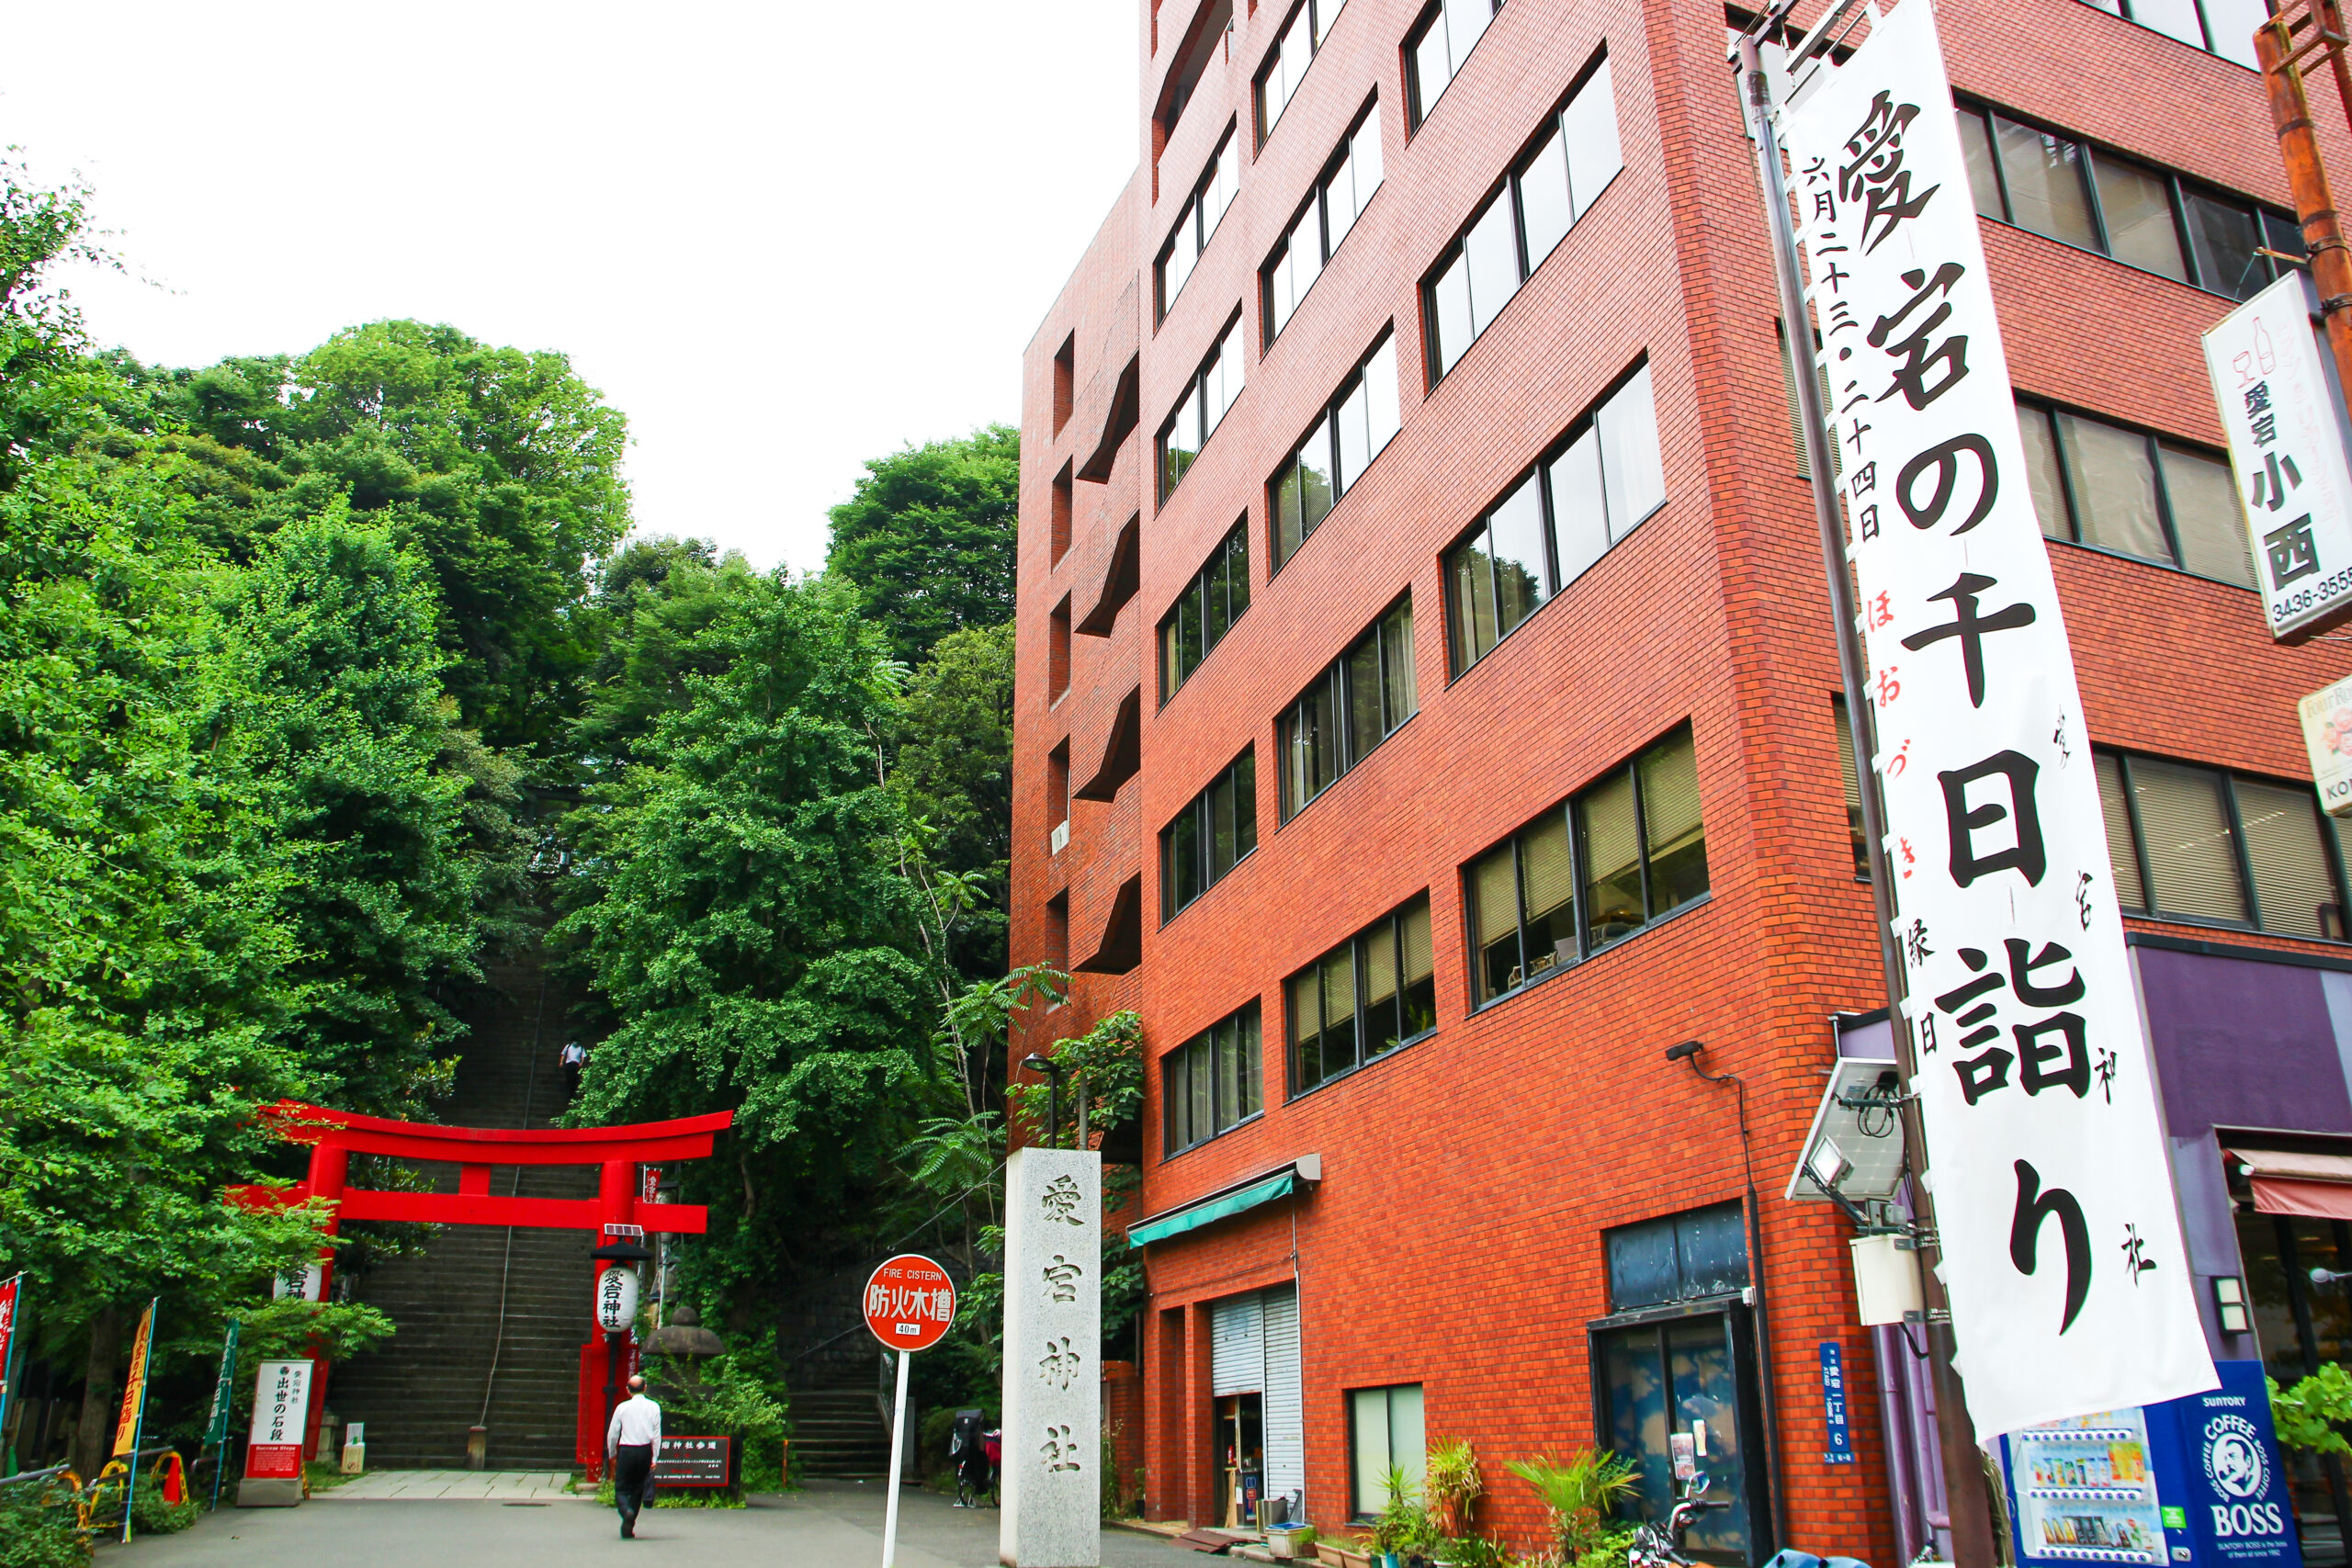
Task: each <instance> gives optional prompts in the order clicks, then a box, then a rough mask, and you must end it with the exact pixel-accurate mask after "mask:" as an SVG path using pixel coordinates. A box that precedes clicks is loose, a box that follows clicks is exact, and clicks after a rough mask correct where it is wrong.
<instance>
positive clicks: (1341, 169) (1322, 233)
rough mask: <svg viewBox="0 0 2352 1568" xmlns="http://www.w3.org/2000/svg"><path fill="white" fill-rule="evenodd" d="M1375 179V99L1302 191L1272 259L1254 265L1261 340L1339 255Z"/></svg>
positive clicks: (1278, 327)
mask: <svg viewBox="0 0 2352 1568" xmlns="http://www.w3.org/2000/svg"><path fill="white" fill-rule="evenodd" d="M1380 181H1381V164H1380V106H1379V104H1378V103H1377V102H1376V101H1375V102H1374V103H1371V104H1367V105H1365V106H1364V110H1363V113H1362V114H1360V115H1358V116H1357V117H1356V122H1355V124H1354V125H1353V126H1351V127H1350V128H1349V130H1348V134H1347V135H1346V136H1345V137H1343V138H1341V140H1340V147H1339V151H1338V152H1335V153H1334V154H1333V155H1332V159H1331V162H1330V163H1329V164H1328V165H1327V166H1326V167H1325V168H1324V170H1323V177H1322V178H1320V179H1318V180H1317V181H1316V182H1315V188H1314V189H1313V190H1312V191H1310V192H1308V193H1307V197H1306V207H1305V208H1304V209H1301V211H1300V212H1299V215H1298V216H1297V217H1296V218H1295V219H1293V220H1291V226H1290V228H1289V230H1288V231H1285V232H1284V233H1283V238H1282V243H1280V244H1278V245H1276V246H1275V247H1274V254H1273V258H1272V260H1271V261H1269V262H1267V263H1266V265H1265V266H1264V267H1262V268H1261V269H1260V278H1261V284H1260V287H1261V288H1262V289H1263V291H1264V300H1265V310H1264V315H1265V321H1266V342H1267V343H1269V344H1272V342H1273V341H1274V339H1275V337H1276V336H1278V335H1279V334H1280V333H1281V332H1282V330H1283V327H1285V326H1287V325H1289V323H1290V318H1291V315H1292V313H1293V312H1294V311H1295V310H1297V309H1298V302H1299V301H1300V300H1302V299H1306V291H1307V290H1308V289H1309V288H1313V287H1314V285H1315V280H1316V279H1317V278H1318V277H1320V276H1323V268H1324V267H1325V265H1328V264H1329V262H1330V260H1331V258H1332V257H1333V256H1334V255H1336V254H1339V249H1340V241H1342V240H1344V239H1346V238H1347V237H1348V231H1349V230H1351V229H1352V228H1354V227H1355V222H1356V220H1357V219H1358V218H1360V217H1362V216H1363V209H1365V208H1366V207H1369V206H1370V205H1372V193H1373V192H1374V191H1376V190H1378V189H1379V188H1380Z"/></svg>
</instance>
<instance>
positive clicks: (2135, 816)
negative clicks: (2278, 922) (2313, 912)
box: [2091, 746, 2352, 946]
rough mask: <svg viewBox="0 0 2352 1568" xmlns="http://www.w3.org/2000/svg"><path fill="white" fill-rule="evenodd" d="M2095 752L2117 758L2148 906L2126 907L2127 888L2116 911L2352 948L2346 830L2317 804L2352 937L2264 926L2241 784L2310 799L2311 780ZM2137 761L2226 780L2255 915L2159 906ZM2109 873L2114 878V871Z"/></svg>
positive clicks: (2323, 849)
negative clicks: (2134, 768) (2220, 915)
mask: <svg viewBox="0 0 2352 1568" xmlns="http://www.w3.org/2000/svg"><path fill="white" fill-rule="evenodd" d="M2091 752H2092V755H2093V757H2094V758H2097V757H2111V758H2113V759H2114V760H2115V763H2116V775H2117V783H2118V785H2119V787H2120V789H2121V791H2122V794H2123V820H2124V824H2125V826H2126V827H2128V828H2129V829H2131V859H2132V863H2133V865H2134V866H2135V867H2136V868H2137V870H2138V872H2139V874H2140V897H2141V898H2142V899H2143V903H2140V904H2136V905H2134V904H2126V903H2125V902H2123V899H2122V896H2121V890H2120V889H2118V891H2117V897H2116V900H2115V907H2116V908H2117V909H2118V910H2119V911H2120V913H2122V914H2124V915H2126V916H2129V917H2130V918H2131V919H2142V920H2159V921H2163V922H2165V923H2167V924H2172V925H2184V926H2202V927H2204V928H2206V929H2207V930H2211V931H2249V932H2258V933H2260V934H2261V935H2264V936H2268V937H2276V938H2280V939H2283V940H2285V941H2288V942H2327V943H2330V944H2331V945H2336V946H2344V945H2352V891H2348V889H2352V881H2347V877H2346V853H2345V845H2344V839H2343V831H2342V829H2341V827H2340V826H2339V824H2338V822H2337V820H2336V818H2333V817H2331V816H2329V815H2328V814H2327V813H2326V812H2324V811H2322V810H2321V809H2320V807H2319V803H2318V801H2317V800H2312V802H2311V807H2312V812H2313V813H2314V814H2315V815H2316V816H2317V817H2318V818H2319V827H2320V834H2319V840H2320V853H2321V854H2322V855H2323V856H2324V858H2325V860H2326V863H2327V873H2328V876H2329V879H2330V880H2331V882H2332V883H2333V884H2334V888H2335V908H2336V919H2337V924H2338V925H2339V927H2341V928H2343V929H2344V930H2345V932H2346V934H2344V935H2342V936H2308V935H2305V934H2304V933H2303V932H2301V931H2280V930H2277V929H2275V928H2273V927H2270V926H2268V925H2266V924H2264V923H2263V919H2262V889H2261V887H2260V886H2258V885H2257V884H2256V880H2255V875H2254V862H2253V857H2252V855H2251V854H2250V853H2249V852H2248V850H2247V846H2246V834H2245V809H2244V808H2243V807H2241V806H2240V805H2239V803H2238V784H2239V781H2241V780H2244V781H2245V783H2248V784H2262V785H2265V786H2267V787H2268V788H2271V789H2281V790H2290V791H2293V792H2296V793H2297V794H2300V795H2306V796H2308V795H2310V794H2311V789H2312V785H2311V782H2310V781H2309V780H2308V779H2305V780H2294V779H2278V778H2269V777H2266V776H2264V775H2262V774H2260V773H2240V772H2238V771H2237V770H2236V769H2234V768H2227V767H2221V766H2217V765H2216V764H2214V763H2211V762H2199V761H2189V760H2188V759H2186V758H2181V757H2162V756H2158V755H2156V754H2155V753H2154V752H2149V751H2135V750H2125V749H2123V748H2122V747H2119V746H2095V747H2093V748H2092V749H2091ZM2135 760H2137V761H2147V762H2161V763H2163V764H2165V766H2166V767H2173V768H2188V769H2193V770H2195V771H2196V772H2199V773H2211V774H2212V775H2214V776H2215V777H2217V778H2218V779H2220V780H2221V785H2222V791H2221V794H2222V809H2223V810H2224V811H2225V812H2226V813H2227V814H2228V816H2229V822H2230V862H2231V865H2232V867H2233V870H2234V871H2235V872H2236V874H2237V893H2238V897H2239V898H2240V900H2241V901H2242V902H2243V903H2244V905H2245V910H2246V913H2247V914H2248V915H2249V916H2251V917H2252V919H2249V920H2225V919H2217V918H2215V917H2213V916H2211V915H2187V914H2179V913H2177V912H2175V911H2173V910H2169V909H2159V908H2155V907H2154V899H2155V886H2156V880H2155V874H2154V862H2153V861H2152V860H2151V859H2150V857H2149V854H2148V838H2147V832H2146V829H2144V828H2143V827H2142V825H2141V822H2140V796H2139V791H2138V789H2137V788H2136V787H2135V786H2134V785H2133V784H2132V780H2131V764H2132V762H2133V761H2135ZM2092 777H2093V780H2094V783H2096V780H2097V777H2098V775H2097V773H2096V772H2094V773H2093V775H2092ZM2101 807H2102V810H2101V816H2102V818H2103V817H2104V815H2105V811H2104V807H2105V801H2104V797H2102V800H2101ZM2112 852H2113V846H2112V845H2109V853H2110V854H2111V853H2112ZM2109 876H2110V878H2111V877H2112V876H2113V873H2112V871H2110V872H2109Z"/></svg>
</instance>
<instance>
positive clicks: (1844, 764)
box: [1829, 697, 1871, 882]
mask: <svg viewBox="0 0 2352 1568" xmlns="http://www.w3.org/2000/svg"><path fill="white" fill-rule="evenodd" d="M1829 706H1830V709H1831V711H1832V712H1833V713H1835V714H1836V715H1837V717H1838V774H1839V782H1840V783H1842V784H1844V785H1845V786H1846V833H1847V836H1848V837H1849V839H1851V840H1852V841H1853V849H1854V880H1855V881H1857V882H1868V881H1869V880H1870V879H1871V845H1870V840H1869V839H1868V838H1866V837H1865V836H1864V835H1863V833H1862V777H1861V774H1860V772H1859V771H1857V770H1856V768H1855V766H1854V721H1853V716H1851V715H1850V714H1849V713H1847V711H1846V699H1845V698H1844V697H1832V698H1830V699H1829Z"/></svg>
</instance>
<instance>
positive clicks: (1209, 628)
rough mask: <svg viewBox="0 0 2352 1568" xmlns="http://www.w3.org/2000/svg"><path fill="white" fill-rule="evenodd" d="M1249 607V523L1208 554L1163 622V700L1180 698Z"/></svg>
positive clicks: (1241, 524) (1244, 520)
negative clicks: (1178, 693)
mask: <svg viewBox="0 0 2352 1568" xmlns="http://www.w3.org/2000/svg"><path fill="white" fill-rule="evenodd" d="M1249 607H1250V519H1249V518H1248V517H1247V516H1246V515H1245V516H1244V517H1243V518H1242V519H1241V521H1240V522H1238V523H1236V524H1235V525H1233V532H1232V533H1230V534H1227V536H1225V542H1224V543H1222V544H1220V545H1218V546H1217V547H1216V549H1214V550H1211V551H1210V552H1209V558H1208V564H1207V565H1206V566H1204V567H1202V568H1201V570H1200V572H1199V574H1198V575H1196V576H1195V577H1194V578H1193V581H1191V582H1190V583H1188V584H1186V586H1185V589H1184V592H1183V593H1182V595H1181V596H1180V597H1179V598H1178V599H1177V601H1176V603H1175V605H1174V606H1173V607H1172V608H1170V610H1169V612H1168V615H1167V617H1166V618H1165V619H1163V620H1162V621H1161V622H1160V623H1159V700H1160V701H1161V702H1163V703H1164V702H1166V701H1167V700H1168V699H1169V698H1170V697H1172V696H1174V695H1175V694H1176V688H1177V687H1179V686H1181V685H1182V684H1183V683H1184V682H1185V681H1186V680H1187V679H1188V678H1189V677H1190V676H1191V675H1192V673H1193V671H1195V670H1197V669H1199V668H1200V667H1201V660H1204V659H1206V658H1207V657H1208V654H1209V649H1213V648H1215V647H1216V645H1217V644H1218V643H1219V642H1220V641H1222V640H1223V639H1224V637H1225V634H1226V632H1227V630H1229V629H1230V628H1231V627H1232V626H1233V623H1234V622H1236V621H1238V620H1239V619H1240V618H1241V612H1242V611H1244V610H1247V609H1248V608H1249Z"/></svg>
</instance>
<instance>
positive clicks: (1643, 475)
mask: <svg viewBox="0 0 2352 1568" xmlns="http://www.w3.org/2000/svg"><path fill="white" fill-rule="evenodd" d="M1664 504H1666V471H1665V464H1664V458H1663V457H1662V455H1661V454H1660V452H1659V450H1658V438H1657V411H1656V409H1655V407H1654V405H1653V401H1652V397H1651V392H1650V371H1649V366H1648V365H1647V364H1646V363H1645V364H1644V365H1643V366H1642V367H1641V368H1639V369H1637V370H1635V371H1634V374H1633V375H1631V376H1629V377H1627V378H1625V380H1624V381H1623V382H1622V383H1620V384H1619V386H1618V387H1617V389H1615V390H1614V391H1612V392H1611V393H1610V394H1609V395H1608V396H1606V397H1604V398H1603V399H1601V400H1600V402H1598V403H1596V404H1594V405H1593V407H1592V408H1591V409H1590V410H1589V411H1588V412H1586V413H1585V415H1584V416H1583V417H1582V418H1580V419H1578V420H1577V423H1575V424H1573V425H1570V426H1569V427H1568V433H1567V434H1566V435H1565V436H1563V437H1561V439H1560V441H1559V443H1558V444H1557V445H1556V446H1554V447H1553V449H1552V450H1551V451H1550V452H1549V453H1547V454H1545V456H1544V457H1542V458H1540V459H1538V460H1537V462H1536V464H1535V466H1534V467H1532V468H1529V469H1528V470H1527V471H1526V472H1525V473H1523V474H1521V476H1520V477H1519V478H1518V479H1517V480H1516V481H1514V482H1513V483H1512V485H1511V488H1510V490H1508V491H1505V492H1504V493H1503V498H1502V499H1501V500H1500V501H1498V502H1495V504H1494V505H1493V506H1491V507H1489V508H1487V513H1486V514H1485V515H1484V516H1482V517H1480V518H1479V519H1478V521H1477V524H1476V525H1475V526H1474V527H1472V528H1471V530H1470V532H1469V534H1468V535H1467V536H1465V537H1464V539H1463V540H1462V541H1461V542H1460V543H1459V544H1457V545H1455V546H1454V547H1453V549H1452V550H1450V551H1448V552H1447V554H1446V558H1445V581H1446V614H1447V618H1448V620H1449V622H1450V623H1451V624H1450V627H1449V631H1450V636H1449V637H1448V641H1449V643H1450V644H1451V652H1452V658H1453V673H1454V674H1455V675H1457V676H1458V675H1460V674H1461V673H1462V672H1463V671H1466V670H1468V669H1469V668H1470V666H1471V665H1473V664H1475V663H1476V662H1477V661H1478V660H1481V659H1484V658H1485V657H1486V656H1487V654H1488V653H1489V652H1491V651H1492V650H1493V649H1494V646H1495V644H1497V643H1498V642H1500V641H1501V640H1502V639H1503V638H1504V637H1508V636H1510V632H1511V630H1512V628H1514V627H1515V626H1518V625H1519V624H1520V623H1521V621H1524V620H1526V619H1527V617H1528V616H1530V615H1533V614H1534V613H1535V612H1536V611H1537V610H1539V609H1541V608H1542V607H1543V606H1544V604H1545V603H1546V602H1547V601H1549V600H1550V599H1551V597H1552V596H1553V595H1554V594H1555V593H1557V592H1559V591H1560V590H1561V589H1563V588H1566V586H1567V585H1568V584H1569V583H1571V582H1573V581H1576V580H1577V578H1578V577H1580V576H1582V575H1583V574H1584V571H1585V569H1586V568H1588V567H1589V566H1590V565H1592V563H1593V562H1594V561H1597V560H1599V559H1600V557H1601V555H1602V553H1603V552H1605V551H1606V550H1607V549H1608V548H1609V547H1611V545H1614V544H1616V543H1617V542H1618V541H1619V540H1621V539H1623V538H1624V536H1626V535H1628V534H1630V533H1632V532H1633V531H1634V527H1635V525H1638V524H1640V523H1641V521H1642V520H1643V519H1644V518H1645V517H1647V516H1649V514H1650V513H1653V512H1656V511H1657V509H1658V508H1659V507H1660V506H1663V505H1664Z"/></svg>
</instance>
